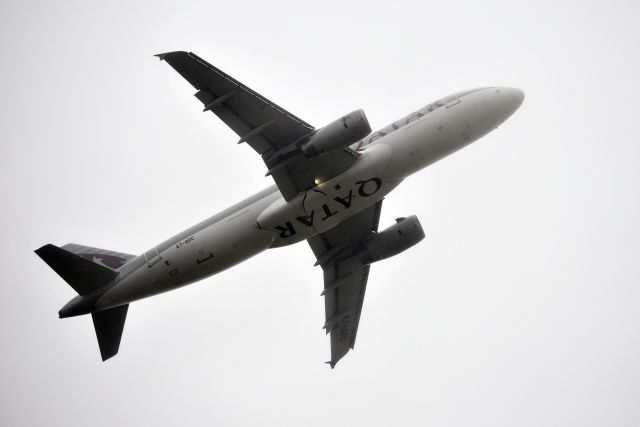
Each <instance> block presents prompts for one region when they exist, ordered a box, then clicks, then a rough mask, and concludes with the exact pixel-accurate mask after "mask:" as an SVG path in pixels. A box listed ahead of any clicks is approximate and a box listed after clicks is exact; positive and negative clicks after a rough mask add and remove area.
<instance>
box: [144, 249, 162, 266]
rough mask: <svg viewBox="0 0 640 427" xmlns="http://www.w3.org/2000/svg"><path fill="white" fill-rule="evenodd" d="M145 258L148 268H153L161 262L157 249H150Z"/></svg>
mask: <svg viewBox="0 0 640 427" xmlns="http://www.w3.org/2000/svg"><path fill="white" fill-rule="evenodd" d="M144 258H145V259H146V260H147V267H151V266H152V265H153V264H155V263H157V262H158V261H160V255H159V254H158V249H156V248H155V247H154V248H153V249H149V250H148V251H146V252H145V253H144Z"/></svg>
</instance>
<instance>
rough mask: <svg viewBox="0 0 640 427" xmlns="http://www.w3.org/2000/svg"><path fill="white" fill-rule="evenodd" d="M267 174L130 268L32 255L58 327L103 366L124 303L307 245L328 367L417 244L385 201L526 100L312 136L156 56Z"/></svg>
mask: <svg viewBox="0 0 640 427" xmlns="http://www.w3.org/2000/svg"><path fill="white" fill-rule="evenodd" d="M156 56H157V57H159V58H160V60H161V61H165V62H166V63H168V64H169V65H170V66H171V67H173V68H174V69H175V70H176V71H177V72H178V73H179V74H180V75H182V77H184V78H185V79H186V80H187V81H188V82H189V83H190V84H191V85H192V86H193V87H194V88H195V90H196V93H195V97H196V98H197V99H198V100H199V101H200V102H201V103H202V104H203V111H204V112H207V111H210V112H212V113H213V114H215V115H216V116H218V118H220V119H221V120H222V121H223V122H224V123H225V124H226V125H227V126H229V127H230V128H231V129H232V130H233V131H234V132H235V133H236V134H237V135H238V136H239V140H238V141H237V142H238V144H247V145H249V146H250V147H251V148H252V149H254V150H255V151H256V152H257V153H258V154H259V155H260V156H261V157H262V160H263V161H264V163H265V166H266V169H267V172H266V175H267V176H271V177H272V179H273V180H274V181H275V185H272V186H271V187H269V188H267V189H265V190H262V191H260V192H259V193H256V194H254V195H253V196H251V197H249V198H247V199H245V200H243V201H241V202H239V203H237V204H235V205H233V206H231V207H230V208H227V209H225V210H223V211H222V212H220V213H218V214H217V215H214V216H212V217H210V218H208V219H205V220H204V221H202V222H200V223H199V224H196V225H194V226H193V227H191V228H189V229H187V230H185V231H183V232H181V233H179V234H177V235H175V236H173V237H171V238H169V239H168V240H165V241H164V242H162V243H160V244H157V245H156V246H153V247H152V248H151V249H149V250H148V251H146V252H144V253H143V254H140V255H138V256H134V255H129V254H126V253H120V252H115V251H109V250H104V249H98V248H93V247H88V246H83V245H78V244H67V245H64V246H62V247H57V246H55V245H52V244H47V245H44V246H42V247H41V248H39V249H37V250H35V253H36V254H37V255H38V256H39V257H40V258H41V259H42V260H43V261H44V262H45V263H47V264H48V265H49V266H50V267H51V268H52V269H53V270H54V271H55V272H56V273H57V274H58V275H59V276H61V277H62V279H64V280H65V281H66V282H67V283H68V284H69V285H70V286H71V287H72V288H73V289H74V290H75V291H76V292H77V293H78V295H77V296H76V297H75V298H73V299H72V300H70V301H69V302H68V303H67V304H66V305H65V306H63V307H62V309H61V310H60V311H59V313H58V314H59V317H60V318H66V317H72V316H79V315H84V314H91V316H92V319H93V324H94V328H95V332H96V337H97V339H98V345H99V348H100V354H101V356H102V360H103V361H104V360H107V359H109V358H111V357H113V356H114V355H116V354H117V353H118V349H119V347H120V341H121V337H122V331H123V328H124V323H125V319H126V315H127V311H128V308H129V304H130V303H131V302H133V301H136V300H139V299H142V298H146V297H149V296H152V295H156V294H159V293H162V292H167V291H170V290H174V289H177V288H180V287H182V286H186V285H188V284H191V283H194V282H197V281H199V280H202V279H204V278H206V277H209V276H212V275H214V274H216V273H219V272H221V271H223V270H225V269H227V268H229V267H231V266H234V265H236V264H238V263H240V262H242V261H244V260H246V259H248V258H250V257H253V256H254V255H257V254H258V253H260V252H262V251H264V250H266V249H270V248H278V247H282V246H287V245H291V244H294V243H298V242H301V241H303V240H306V241H307V242H308V244H309V246H310V247H311V251H312V252H313V254H314V256H315V258H316V262H315V265H316V266H320V267H321V269H322V271H323V275H324V289H323V290H322V293H321V295H322V296H323V297H324V303H325V323H324V326H323V329H324V330H325V331H326V333H327V334H330V342H331V360H330V361H328V362H327V363H328V364H329V365H330V366H331V368H332V369H333V368H334V367H335V365H336V363H337V362H338V361H339V360H340V359H341V358H342V357H343V356H344V355H345V354H346V353H347V352H348V351H349V350H351V349H353V348H354V345H355V340H356V334H357V332H358V325H359V323H360V315H361V313H362V305H363V301H364V295H365V290H366V286H367V279H368V276H369V268H370V265H371V264H373V263H375V262H377V261H380V260H383V259H385V258H389V257H392V256H394V255H397V254H399V253H400V252H402V251H404V250H406V249H408V248H410V247H412V246H414V245H415V244H417V243H418V242H420V241H421V240H422V239H423V238H424V237H425V234H424V231H423V229H422V226H421V224H420V222H419V221H418V218H417V217H416V216H415V215H413V216H407V217H403V218H398V219H396V222H395V224H393V225H391V226H390V227H388V228H386V229H384V230H382V231H379V230H378V222H379V219H380V212H381V210H382V201H383V199H384V198H385V196H386V195H387V194H389V193H390V192H391V191H392V190H394V189H395V188H396V187H397V186H398V185H399V184H400V183H401V182H402V181H403V180H404V179H405V178H407V177H408V176H410V175H412V174H414V173H415V172H417V171H419V170H421V169H423V168H425V167H426V166H429V165H431V164H432V163H434V162H436V161H438V160H440V159H442V158H443V157H445V156H447V155H449V154H451V153H453V152H454V151H457V150H459V149H461V148H463V147H465V146H466V145H468V144H470V143H472V142H473V141H475V140H477V139H478V138H480V137H482V136H484V135H486V134H487V133H489V132H490V131H492V130H494V129H496V128H497V127H498V125H500V124H501V123H502V122H504V121H505V120H506V119H507V118H508V117H510V116H511V115H512V114H513V113H514V112H515V111H516V110H517V109H518V108H519V107H520V105H521V104H522V102H523V99H524V93H523V92H522V91H521V90H519V89H515V88H509V87H480V88H476V89H470V90H465V91H462V92H458V93H455V94H453V95H449V96H446V97H444V98H441V99H438V100H437V101H435V102H432V103H430V104H428V105H426V106H425V107H422V108H420V109H419V110H417V111H414V112H413V113H411V114H409V115H407V116H405V117H403V118H401V119H399V120H396V121H395V122H393V123H391V124H389V125H388V126H386V127H384V128H382V129H380V130H378V131H376V132H373V133H372V130H371V127H370V125H369V122H368V120H367V117H366V116H365V114H364V112H363V110H355V111H352V112H350V113H348V114H346V115H344V116H342V117H340V118H338V119H337V120H335V121H333V122H331V123H329V124H327V125H325V126H324V127H321V128H319V129H316V128H314V127H313V126H312V125H310V124H308V123H306V122H305V121H303V120H302V119H300V118H298V117H296V116H295V115H293V114H291V113H290V112H288V111H287V110H285V109H283V108H282V107H280V106H278V105H276V104H275V103H273V102H271V101H269V100H268V99H267V98H265V97H263V96H262V95H260V94H258V93H257V92H255V91H254V90H252V89H250V88H249V87H247V86H245V85H243V84H242V83H240V82H239V81H237V80H235V79H234V78H233V77H231V76H229V75H227V74H225V73H224V72H222V71H221V70H219V69H218V68H216V67H214V66H213V65H211V64H209V63H208V62H206V61H205V60H203V59H201V58H199V57H198V56H196V55H195V54H193V53H190V52H189V53H188V52H182V51H176V52H169V53H163V54H159V55H156Z"/></svg>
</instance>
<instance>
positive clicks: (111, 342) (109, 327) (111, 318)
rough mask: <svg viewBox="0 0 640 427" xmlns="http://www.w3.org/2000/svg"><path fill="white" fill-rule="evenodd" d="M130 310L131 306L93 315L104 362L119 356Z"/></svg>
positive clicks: (122, 306)
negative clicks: (123, 331)
mask: <svg viewBox="0 0 640 427" xmlns="http://www.w3.org/2000/svg"><path fill="white" fill-rule="evenodd" d="M128 309H129V304H127V305H121V306H120V307H114V308H110V309H108V310H104V311H96V312H95V313H91V317H92V318H93V326H94V328H95V329H96V337H97V338H98V345H99V346H100V355H101V356H102V360H103V361H105V360H107V359H109V358H111V357H113V356H115V355H116V354H118V349H119V348H120V339H121V338H122V330H123V329H124V321H125V320H126V319H127V310H128Z"/></svg>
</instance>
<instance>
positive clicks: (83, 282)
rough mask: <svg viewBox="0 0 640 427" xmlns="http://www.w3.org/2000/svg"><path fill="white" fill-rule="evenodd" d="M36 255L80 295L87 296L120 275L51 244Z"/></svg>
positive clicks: (39, 250) (37, 250) (38, 250)
mask: <svg viewBox="0 0 640 427" xmlns="http://www.w3.org/2000/svg"><path fill="white" fill-rule="evenodd" d="M35 253H36V254H37V255H38V256H39V257H40V258H42V260H43V261H44V262H46V263H47V264H48V265H49V267H51V268H52V269H53V271H55V272H56V273H58V275H59V276H60V277H62V278H63V279H64V280H65V281H66V282H67V283H68V284H69V286H71V287H72V288H73V289H74V290H75V291H76V292H77V293H78V294H80V295H87V294H88V293H90V292H92V291H94V290H96V289H98V288H99V287H101V286H103V285H106V284H107V283H109V282H110V281H111V280H113V279H114V278H115V277H116V276H117V275H118V273H117V272H116V271H113V270H111V269H109V268H107V267H103V266H101V265H99V264H96V263H94V262H92V261H89V260H87V259H85V258H82V257H81V256H79V255H76V254H73V253H71V252H69V251H66V250H64V249H61V248H59V247H57V246H54V245H51V244H48V245H44V246H43V247H41V248H40V249H36V251H35Z"/></svg>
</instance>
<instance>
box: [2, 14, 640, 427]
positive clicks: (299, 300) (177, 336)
mask: <svg viewBox="0 0 640 427" xmlns="http://www.w3.org/2000/svg"><path fill="white" fill-rule="evenodd" d="M180 3H181V4H178V3H177V2H176V3H175V4H170V3H169V2H162V3H160V2H137V3H135V4H130V3H129V2H87V1H77V2H45V1H41V2H35V1H25V2H19V4H18V2H9V1H3V2H2V3H1V5H0V49H1V51H2V67H1V69H0V90H1V93H2V96H1V97H0V108H1V109H0V132H1V133H2V144H0V162H2V163H1V167H0V176H1V177H2V186H1V187H0V192H1V193H0V194H1V196H2V198H1V199H2V200H3V204H2V214H1V218H2V228H3V230H4V236H5V241H4V245H2V247H1V248H0V259H2V270H3V272H4V279H3V282H4V284H3V286H2V287H0V301H1V304H2V309H1V310H0V319H1V320H2V325H3V327H2V329H1V332H0V342H2V359H1V361H2V363H0V375H1V379H2V381H0V424H2V425H11V426H20V425H25V426H33V425H44V424H47V425H55V426H58V425H60V426H62V425H64V426H69V425H98V426H107V425H109V426H111V425H114V424H117V423H119V424H120V425H132V424H147V425H151V424H153V425H158V426H162V425H176V424H178V423H182V424H186V425H203V424H216V425H225V426H235V425H237V426H245V425H256V424H258V423H260V424H261V425H278V426H282V425H286V426H294V425H295V426H299V425H305V426H324V427H326V426H346V425H367V426H388V425H434V426H469V425H473V426H540V425H561V426H581V427H584V426H636V425H638V424H640V405H638V402H639V401H640V364H639V363H638V360H640V332H639V330H638V325H639V324H640V310H639V309H638V307H639V304H640V286H639V285H640V280H639V279H640V264H639V263H638V256H639V255H640V225H639V219H640V202H639V198H640V168H638V160H639V159H640V146H639V141H638V132H637V122H638V117H637V116H638V107H637V104H636V103H637V100H638V99H640V79H639V78H638V76H639V75H640V63H639V53H638V52H639V51H638V46H640V29H639V27H638V25H637V20H638V17H639V12H640V7H638V5H637V3H636V2H632V1H609V2H594V1H586V2H577V1H576V2H569V1H553V2H525V3H521V4H518V2H510V1H504V2H495V1H489V2H475V3H471V2H432V3H430V2H407V1H394V2H386V3H385V5H384V6H381V5H372V4H371V3H370V2H352V3H350V4H349V5H344V4H342V2H313V3H311V2H310V3H307V4H305V3H302V2H295V1H290V2H284V1H283V2H277V1H276V2H273V1H272V2H256V3H248V2H214V1H203V2H192V3H188V4H187V3H186V2H184V3H183V2H180ZM171 50H191V51H193V52H195V53H197V54H198V55H199V56H201V57H203V58H205V59H206V60H208V61H209V62H211V63H212V64H214V65H216V66H218V67H220V68H221V69H222V70H224V71H225V72H227V73H229V74H230V75H232V76H234V77H235V78H237V79H238V80H240V81H241V82H243V83H245V84H247V85H248V86H249V87H251V88H254V89H256V90H257V91H259V92H260V93H261V94H263V95H265V96H267V97H268V98H270V99H272V100H273V101H275V102H277V103H278V104H280V105H282V106H283V107H284V108H286V109H288V110H290V111H291V112H293V113H294V114H296V115H298V116H300V117H301V118H302V119H304V120H306V121H308V122H309V123H312V124H314V125H315V126H322V125H323V124H325V123H327V122H329V121H331V120H333V119H335V118H336V117H338V116H339V115H341V114H344V113H347V112H349V111H352V110H354V109H356V108H364V110H365V111H366V113H367V116H368V117H369V120H370V122H371V124H372V127H374V128H375V129H377V128H381V127H383V126H385V125H386V124H388V123H389V122H391V121H393V120H395V119H397V118H398V117H402V116H404V115H406V114H407V113H409V112H411V111H413V110H415V109H417V108H419V107H421V106H423V105H425V104H427V103H429V102H431V101H433V100H435V99H437V98H439V97H441V96H443V95H447V94H449V93H452V92H456V91H458V90H463V89H467V88H471V87H476V86H485V85H504V86H515V87H519V88H522V89H523V90H524V91H525V93H526V95H527V97H526V99H525V102H524V104H523V106H522V107H521V109H520V110H519V111H518V112H517V113H516V114H515V115H514V116H513V117H512V118H511V119H509V120H508V121H507V122H506V123H505V124H504V125H503V126H501V128H500V129H498V130H497V131H496V132H494V133H491V134H489V135H488V136H487V137H485V138H484V139H481V140H480V141H478V142H476V143H475V144H473V145H472V146H470V147H468V148H466V149H464V150H463V151H461V152H458V153H456V154H454V155H452V156H451V157H449V158H447V159H445V160H443V161H441V162H439V163H437V164H435V165H433V166H432V167H429V168H428V169H426V170H424V171H422V172H421V173H419V174H417V175H415V176H414V177H412V178H410V179H408V180H407V181H406V182H405V183H403V184H402V185H401V186H400V187H399V188H398V189H397V190H396V191H395V192H394V193H392V194H391V195H390V196H389V197H388V198H387V199H386V201H385V209H384V210H383V216H382V221H381V226H382V227H385V226H387V225H389V224H390V223H391V222H392V221H393V218H395V217H397V216H402V215H410V214H417V215H418V217H419V218H420V220H421V222H422V224H423V226H424V228H425V231H426V233H427V238H426V239H425V240H424V241H423V242H422V243H420V244H419V245H418V246H416V247H414V248H412V249H410V250H409V251H407V252H405V253H403V254H401V255H399V256H397V257H395V258H392V259H390V260H388V261H385V262H381V263H379V264H376V265H374V266H373V267H372V269H371V276H370V281H369V286H368V288H367V297H366V299H365V305H364V310H363V314H362V320H361V324H360V330H359V334H358V340H357V342H356V349H355V351H353V352H351V353H350V354H349V355H348V356H347V357H345V358H344V359H343V360H342V361H341V362H340V364H339V365H338V366H337V367H336V369H335V370H334V371H331V370H330V369H329V368H328V367H327V366H326V365H324V364H323V363H322V362H323V361H325V360H328V359H329V341H328V339H327V338H326V337H325V335H324V332H323V330H322V329H321V328H322V324H323V320H324V314H323V309H324V305H323V301H322V299H321V298H320V297H319V294H320V290H321V289H322V286H323V285H322V277H321V273H320V270H319V269H318V268H315V269H314V268H313V263H314V258H313V255H312V253H311V250H310V249H309V247H308V246H307V245H306V244H305V243H302V244H299V245H295V246H292V247H289V248H284V249H279V250H272V251H268V252H266V253H263V254H261V255H259V256H258V257H255V258H253V259H251V260H249V261H247V262H246V263H245V264H242V265H240V266H237V267H235V268H233V269H231V270H229V271H226V272H224V273H222V274H220V275H218V276H214V277H213V278H210V279H207V280H205V281H203V282H201V283H198V284H196V285H192V286H190V287H187V288H184V289H182V290H178V291H176V292H173V293H169V294H164V295H161V296H158V297H155V298H152V299H148V300H144V301H141V302H138V303H135V304H133V305H132V306H131V308H130V310H129V316H128V319H127V324H126V327H125V330H124V336H123V341H122V345H121V348H120V354H119V355H118V356H116V357H115V358H114V359H112V360H110V361H108V362H107V363H102V362H100V357H99V352H98V346H97V343H96V340H95V336H94V331H93V326H92V324H91V320H90V319H89V318H88V317H82V318H75V319H66V320H64V321H63V320H58V319H57V311H58V309H59V308H60V307H61V306H62V305H63V304H64V303H66V302H67V301H68V300H69V299H70V298H72V297H73V296H74V292H73V290H72V289H71V288H70V287H69V286H68V285H66V284H65V283H64V282H63V281H62V279H60V278H58V277H57V276H56V275H55V273H53V271H51V270H50V269H49V268H48V267H47V266H46V265H45V264H44V263H42V262H41V261H40V260H39V259H37V257H36V256H35V254H33V252H32V251H33V249H35V248H37V247H39V246H41V245H42V244H44V243H49V242H50V243H54V244H59V245H62V244H64V243H67V242H75V243H80V244H86V245H90V246H96V247H103V248H107V249H112V250H116V251H122V252H129V253H140V252H142V251H144V250H146V249H148V248H149V247H151V246H152V245H153V244H155V243H157V242H159V241H161V240H164V239H165V238H167V237H168V236H170V235H172V234H174V233H176V232H178V231H180V230H182V229H184V228H187V227H188V226H190V225H192V224H193V223H196V222H197V221H200V220H202V219H204V218H206V217H207V216H210V215H212V214H214V213H216V212H217V211H219V210H222V209H224V208H225V207H227V206H228V205H230V204H232V203H234V202H236V201H238V200H240V199H242V198H244V197H246V196H248V195H250V194H252V193H253V192H256V191H258V190H260V189H262V188H264V187H266V186H268V185H270V184H271V183H272V182H271V181H270V179H269V178H265V177H264V173H265V168H264V165H263V163H262V162H261V160H260V159H259V157H258V156H256V155H255V153H254V152H253V150H251V149H249V148H248V147H244V146H237V145H236V144H235V141H236V139H237V138H236V137H235V135H234V134H233V133H232V132H231V131H230V130H229V129H227V128H226V127H225V125H224V124H222V123H221V122H219V121H218V120H216V119H215V117H214V116H213V115H211V114H203V113H201V112H200V111H201V105H200V103H199V102H198V101H197V100H196V99H195V98H194V97H193V96H192V95H193V92H194V91H193V89H192V88H191V86H190V85H189V84H188V83H186V82H185V81H184V80H183V79H182V78H181V77H180V76H179V75H178V74H177V73H176V72H175V71H174V70H172V69H171V68H170V67H169V66H168V65H166V64H162V63H159V62H158V60H157V59H156V58H153V56H152V55H153V54H155V53H160V52H164V51H171Z"/></svg>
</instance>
